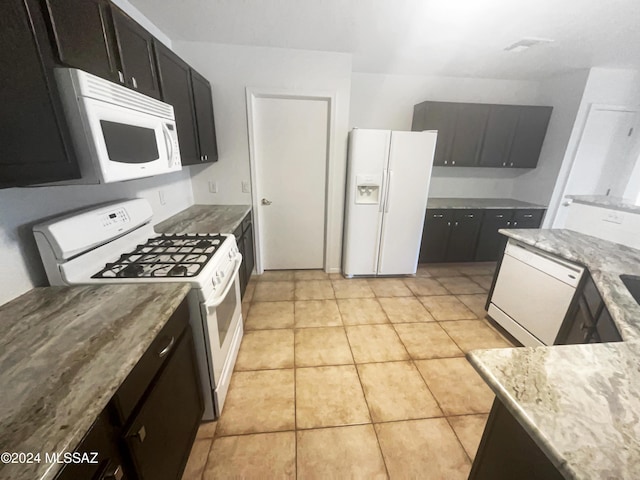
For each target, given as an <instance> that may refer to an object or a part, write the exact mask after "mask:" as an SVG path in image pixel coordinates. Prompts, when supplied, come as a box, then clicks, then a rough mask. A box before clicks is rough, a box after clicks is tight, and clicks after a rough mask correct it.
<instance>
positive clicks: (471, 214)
mask: <svg viewBox="0 0 640 480" xmlns="http://www.w3.org/2000/svg"><path fill="white" fill-rule="evenodd" d="M465 217H467V218H473V213H467V214H466V215H465Z"/></svg>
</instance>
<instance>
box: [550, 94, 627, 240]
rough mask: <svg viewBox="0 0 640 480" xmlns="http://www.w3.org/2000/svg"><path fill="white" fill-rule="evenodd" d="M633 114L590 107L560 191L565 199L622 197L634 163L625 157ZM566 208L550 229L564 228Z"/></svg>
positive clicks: (557, 216) (559, 213) (625, 111)
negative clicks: (605, 196) (588, 196)
mask: <svg viewBox="0 0 640 480" xmlns="http://www.w3.org/2000/svg"><path fill="white" fill-rule="evenodd" d="M635 117H636V112H634V111H629V110H620V109H612V108H607V107H600V106H593V107H592V108H591V110H590V111H589V115H588V117H587V122H586V124H585V127H584V130H583V132H582V136H581V138H580V144H579V145H578V149H577V151H576V156H575V159H574V162H573V165H572V167H571V173H570V174H569V178H568V180H567V185H566V186H565V189H564V194H563V197H564V196H567V195H611V196H622V195H623V194H624V189H625V187H626V181H628V179H629V177H630V175H631V172H632V171H633V167H634V164H635V159H634V158H632V157H631V156H630V155H629V149H630V147H631V144H632V142H631V141H632V137H631V136H630V135H629V132H630V130H631V128H632V127H633V125H634V122H635ZM567 213H568V208H566V206H563V207H561V208H560V209H559V210H558V214H557V215H556V217H555V219H554V223H553V227H554V228H562V227H563V226H564V224H565V221H566V217H567Z"/></svg>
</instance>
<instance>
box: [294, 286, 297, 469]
mask: <svg viewBox="0 0 640 480" xmlns="http://www.w3.org/2000/svg"><path fill="white" fill-rule="evenodd" d="M293 291H294V298H295V283H294V286H293ZM293 429H294V432H293V437H294V438H293V442H294V446H295V455H294V462H295V465H294V473H295V478H296V479H297V478H298V383H297V368H296V302H295V301H294V302H293Z"/></svg>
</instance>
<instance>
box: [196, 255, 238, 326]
mask: <svg viewBox="0 0 640 480" xmlns="http://www.w3.org/2000/svg"><path fill="white" fill-rule="evenodd" d="M240 265H242V254H240V253H238V254H237V256H236V266H235V267H234V268H233V274H231V275H229V282H228V283H227V285H226V286H225V287H224V291H223V292H222V293H221V294H220V295H218V296H217V297H216V299H215V300H213V301H212V302H206V304H205V305H206V307H207V313H208V314H209V315H213V314H214V313H215V309H216V307H217V306H218V305H220V304H221V303H222V301H223V300H224V299H225V298H226V296H227V293H229V290H231V288H232V287H233V286H234V285H235V284H236V277H237V276H238V270H240Z"/></svg>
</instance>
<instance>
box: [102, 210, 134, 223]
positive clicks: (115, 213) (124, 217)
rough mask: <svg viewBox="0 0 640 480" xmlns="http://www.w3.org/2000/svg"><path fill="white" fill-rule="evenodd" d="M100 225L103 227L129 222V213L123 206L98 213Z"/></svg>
mask: <svg viewBox="0 0 640 480" xmlns="http://www.w3.org/2000/svg"><path fill="white" fill-rule="evenodd" d="M100 220H101V222H102V226H103V227H105V228H111V227H117V226H119V225H122V224H123V223H127V222H129V215H128V214H127V211H126V210H125V209H124V208H118V209H117V210H112V211H110V212H107V213H103V214H101V215H100Z"/></svg>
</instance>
